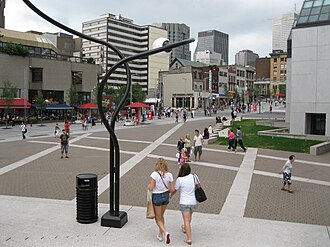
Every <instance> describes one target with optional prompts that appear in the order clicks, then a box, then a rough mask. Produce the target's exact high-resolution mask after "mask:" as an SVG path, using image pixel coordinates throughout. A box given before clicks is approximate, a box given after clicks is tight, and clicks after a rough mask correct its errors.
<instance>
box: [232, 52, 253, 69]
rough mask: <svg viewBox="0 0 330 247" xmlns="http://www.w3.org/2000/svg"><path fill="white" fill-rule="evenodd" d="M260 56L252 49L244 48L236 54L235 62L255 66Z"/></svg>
mask: <svg viewBox="0 0 330 247" xmlns="http://www.w3.org/2000/svg"><path fill="white" fill-rule="evenodd" d="M258 57H259V55H258V54H256V53H254V52H253V51H250V50H242V51H239V52H237V53H236V55H235V64H236V65H242V66H248V65H249V66H253V67H256V59H257V58H258Z"/></svg>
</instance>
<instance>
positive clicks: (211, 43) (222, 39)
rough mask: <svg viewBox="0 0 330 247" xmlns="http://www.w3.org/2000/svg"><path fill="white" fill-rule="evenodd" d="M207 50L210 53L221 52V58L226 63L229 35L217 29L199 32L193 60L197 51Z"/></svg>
mask: <svg viewBox="0 0 330 247" xmlns="http://www.w3.org/2000/svg"><path fill="white" fill-rule="evenodd" d="M207 50H208V51H210V52H211V53H218V54H221V57H222V59H223V60H224V61H225V63H226V64H228V51H229V35H228V34H226V33H222V32H219V31H217V30H208V31H203V32H199V33H198V42H197V47H196V50H195V53H194V60H195V61H196V54H197V52H204V51H207Z"/></svg>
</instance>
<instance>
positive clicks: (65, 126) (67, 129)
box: [64, 121, 70, 135]
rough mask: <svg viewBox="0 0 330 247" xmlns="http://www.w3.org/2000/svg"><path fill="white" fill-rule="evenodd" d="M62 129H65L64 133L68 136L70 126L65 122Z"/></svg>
mask: <svg viewBox="0 0 330 247" xmlns="http://www.w3.org/2000/svg"><path fill="white" fill-rule="evenodd" d="M64 129H65V132H66V133H67V134H68V135H70V124H69V122H68V121H65V124H64Z"/></svg>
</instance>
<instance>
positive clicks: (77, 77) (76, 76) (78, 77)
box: [72, 71, 83, 85]
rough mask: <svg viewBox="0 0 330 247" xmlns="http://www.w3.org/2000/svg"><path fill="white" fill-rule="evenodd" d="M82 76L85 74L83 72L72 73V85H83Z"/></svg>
mask: <svg viewBox="0 0 330 247" xmlns="http://www.w3.org/2000/svg"><path fill="white" fill-rule="evenodd" d="M82 74H83V72H81V71H72V84H73V85H77V84H82Z"/></svg>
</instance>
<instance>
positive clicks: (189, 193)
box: [171, 163, 199, 245]
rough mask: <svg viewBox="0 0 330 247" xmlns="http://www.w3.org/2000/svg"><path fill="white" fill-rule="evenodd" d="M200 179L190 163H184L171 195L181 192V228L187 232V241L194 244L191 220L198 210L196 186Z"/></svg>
mask: <svg viewBox="0 0 330 247" xmlns="http://www.w3.org/2000/svg"><path fill="white" fill-rule="evenodd" d="M197 181H199V179H198V177H197V175H196V174H191V168H190V166H189V164H188V163H183V164H182V165H181V167H180V170H179V174H178V177H177V179H176V181H175V186H174V191H173V192H172V193H171V197H172V196H173V195H174V194H175V193H176V192H177V191H179V193H180V202H179V204H180V211H181V214H182V219H183V224H182V225H181V230H182V232H183V233H185V234H186V239H185V240H184V242H185V243H187V244H188V245H191V244H192V238H191V235H192V234H191V220H192V214H193V212H195V210H196V204H197V201H196V197H195V186H196V183H197Z"/></svg>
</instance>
